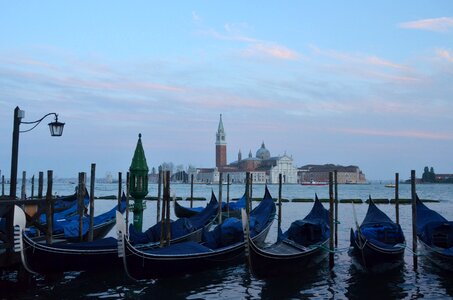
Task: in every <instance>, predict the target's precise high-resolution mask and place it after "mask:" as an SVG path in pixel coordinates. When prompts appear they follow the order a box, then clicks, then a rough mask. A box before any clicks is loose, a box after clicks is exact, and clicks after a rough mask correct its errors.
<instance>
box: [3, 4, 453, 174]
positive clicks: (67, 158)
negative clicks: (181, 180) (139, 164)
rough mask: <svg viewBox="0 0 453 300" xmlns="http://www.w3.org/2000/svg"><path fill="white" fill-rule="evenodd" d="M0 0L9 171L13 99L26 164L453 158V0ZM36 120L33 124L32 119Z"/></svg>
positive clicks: (415, 162) (378, 169) (380, 170)
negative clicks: (221, 152) (222, 153)
mask: <svg viewBox="0 0 453 300" xmlns="http://www.w3.org/2000/svg"><path fill="white" fill-rule="evenodd" d="M369 2H371V3H368V1H366V2H364V1H223V2H220V1H127V2H123V1H4V0H0V132H1V133H2V134H1V135H0V139H1V146H2V147H0V170H1V172H2V173H1V174H2V175H5V177H9V173H10V163H11V139H12V138H11V137H12V125H13V110H14V108H15V107H16V106H19V107H20V108H21V109H22V110H24V111H25V118H24V119H23V121H34V120H37V119H39V118H41V117H42V116H43V115H45V114H46V113H49V112H55V113H58V115H59V120H60V121H61V122H65V123H66V125H65V128H64V133H63V136H62V137H60V138H55V137H51V136H50V134H49V130H48V126H47V123H49V122H51V121H53V119H52V118H51V117H48V118H46V119H45V120H44V121H43V122H42V124H40V125H39V126H37V127H36V128H35V129H34V130H33V131H30V132H27V133H21V134H20V145H19V174H21V172H22V171H23V170H25V171H26V172H27V176H31V175H33V174H35V175H37V173H38V172H39V171H44V172H45V171H46V170H54V174H55V176H56V177H77V174H78V172H87V173H88V174H89V172H90V164H91V163H96V170H97V177H104V176H105V175H106V174H107V173H108V172H111V173H112V174H114V176H116V174H117V172H127V170H128V168H129V166H130V163H131V160H132V156H133V153H134V149H135V146H136V143H137V139H138V134H139V133H141V134H142V142H143V147H144V150H145V153H146V158H147V162H148V166H149V167H150V168H151V167H157V166H158V165H159V164H161V163H163V162H173V163H174V164H175V165H178V164H182V165H184V166H185V167H187V166H188V165H189V164H190V165H193V166H196V167H214V166H215V133H216V130H217V126H218V122H219V115H220V114H222V115H223V123H224V127H225V131H226V140H227V160H228V161H229V162H231V161H234V160H236V159H237V153H238V151H239V150H241V151H242V153H243V156H244V155H247V154H248V153H249V151H252V153H253V154H255V152H256V150H257V149H259V147H260V146H261V143H262V142H263V141H264V143H265V145H266V147H267V149H269V151H270V153H271V155H272V156H277V155H283V154H285V153H286V154H287V155H290V156H292V157H293V159H294V165H295V166H297V167H300V166H302V165H305V164H326V163H334V164H342V165H357V166H359V167H360V168H361V170H362V171H363V172H364V173H365V175H366V177H367V179H391V178H393V177H394V173H395V172H399V173H400V178H402V179H405V178H409V177H410V170H412V169H414V170H416V171H417V175H418V176H421V173H422V171H423V168H424V166H429V167H431V166H432V167H433V168H434V170H435V172H436V173H453V155H452V153H453V2H452V1H450V0H448V1H413V0H412V1H369ZM27 128H29V126H28V127H27V126H26V124H22V125H21V130H25V129H27Z"/></svg>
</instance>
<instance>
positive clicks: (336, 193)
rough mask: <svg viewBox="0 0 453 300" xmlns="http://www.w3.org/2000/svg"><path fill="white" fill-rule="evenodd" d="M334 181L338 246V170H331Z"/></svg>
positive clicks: (336, 245) (336, 240) (336, 243)
mask: <svg viewBox="0 0 453 300" xmlns="http://www.w3.org/2000/svg"><path fill="white" fill-rule="evenodd" d="M333 176H334V181H335V224H334V226H335V247H338V171H337V170H335V171H334V172H333Z"/></svg>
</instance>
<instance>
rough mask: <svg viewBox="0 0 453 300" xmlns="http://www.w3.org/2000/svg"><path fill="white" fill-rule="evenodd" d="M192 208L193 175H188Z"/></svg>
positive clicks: (191, 205)
mask: <svg viewBox="0 0 453 300" xmlns="http://www.w3.org/2000/svg"><path fill="white" fill-rule="evenodd" d="M192 207H193V174H190V208H192Z"/></svg>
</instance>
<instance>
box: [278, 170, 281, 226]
mask: <svg viewBox="0 0 453 300" xmlns="http://www.w3.org/2000/svg"><path fill="white" fill-rule="evenodd" d="M277 228H278V229H277V230H278V231H277V234H280V230H281V228H282V173H280V174H278V225H277Z"/></svg>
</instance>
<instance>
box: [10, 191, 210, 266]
mask: <svg viewBox="0 0 453 300" xmlns="http://www.w3.org/2000/svg"><path fill="white" fill-rule="evenodd" d="M123 200H125V199H123ZM210 204H211V205H210V206H209V207H208V208H207V209H208V211H206V214H209V215H211V216H209V217H206V218H205V219H204V220H205V221H203V219H200V218H198V221H199V222H205V223H206V222H212V219H213V218H214V217H213V216H215V212H216V211H217V200H216V199H215V198H214V201H211V203H210ZM125 207H126V205H125V203H124V205H122V211H123V212H124V209H125ZM115 211H116V207H115V208H113V209H112V210H111V211H110V212H109V215H112V214H113V215H116V214H115ZM118 213H119V214H120V216H121V217H122V215H121V213H120V212H118ZM203 214H205V213H204V212H201V213H200V214H199V216H202V215H203ZM23 220H25V215H24V213H23V211H22V210H21V209H20V208H18V207H16V209H15V224H16V225H17V226H18V227H19V229H16V230H15V249H16V251H17V252H19V251H20V252H21V260H22V263H23V265H24V267H25V268H26V270H28V271H29V272H31V273H42V274H46V273H54V272H65V271H87V270H103V271H105V270H109V269H113V268H117V267H121V266H122V261H121V260H120V259H119V258H118V242H117V239H116V238H113V237H108V238H103V239H95V240H93V241H89V242H88V241H85V242H71V240H67V239H66V240H64V241H61V240H60V241H59V240H57V241H56V243H54V244H46V243H45V240H43V238H41V240H39V241H38V240H37V239H32V238H30V237H29V236H28V235H27V234H24V226H25V223H23V222H24V221H23ZM109 224H110V219H109ZM113 224H115V222H114V223H113ZM186 224H188V222H186ZM191 224H192V225H193V228H191V230H187V229H186V231H183V230H182V229H181V228H179V236H175V239H174V240H172V242H177V241H178V240H183V239H196V237H195V236H200V235H201V234H200V233H199V232H201V230H202V229H203V228H204V226H206V225H205V224H204V223H203V224H202V225H198V224H196V220H193V223H191ZM195 226H198V227H200V228H198V229H197V228H196V227H195ZM84 227H85V224H84ZM98 229H99V227H97V226H94V237H95V238H96V237H99V236H100V235H105V234H103V233H101V232H98ZM145 235H146V234H145ZM141 242H142V244H140V245H136V247H139V248H151V247H155V246H156V243H150V244H144V243H143V242H144V241H143V240H142V241H141Z"/></svg>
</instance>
